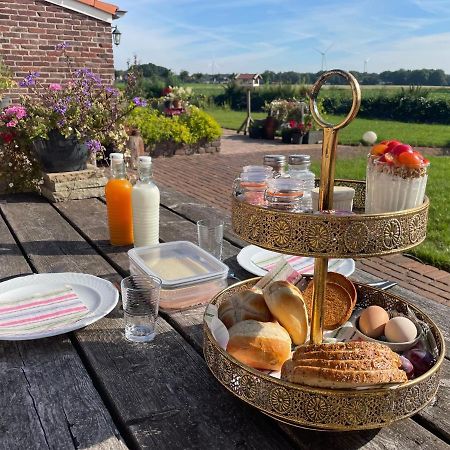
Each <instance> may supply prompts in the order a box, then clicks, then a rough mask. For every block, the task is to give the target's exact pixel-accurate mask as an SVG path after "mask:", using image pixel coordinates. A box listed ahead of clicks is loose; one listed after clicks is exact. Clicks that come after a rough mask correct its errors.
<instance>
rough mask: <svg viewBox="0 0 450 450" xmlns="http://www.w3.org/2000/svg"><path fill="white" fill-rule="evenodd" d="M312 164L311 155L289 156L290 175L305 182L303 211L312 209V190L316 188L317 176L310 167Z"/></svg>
mask: <svg viewBox="0 0 450 450" xmlns="http://www.w3.org/2000/svg"><path fill="white" fill-rule="evenodd" d="M310 165H311V156H309V155H290V156H289V176H290V177H291V178H294V179H296V180H299V181H301V182H302V183H303V198H302V201H301V205H300V206H301V209H302V210H303V211H305V212H306V211H312V199H311V191H312V190H313V189H314V183H315V178H316V176H315V175H314V173H313V172H311V170H310V169H309V167H310Z"/></svg>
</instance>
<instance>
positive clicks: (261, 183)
mask: <svg viewBox="0 0 450 450" xmlns="http://www.w3.org/2000/svg"><path fill="white" fill-rule="evenodd" d="M269 179H271V178H270V175H268V174H267V173H266V172H264V171H263V172H260V171H255V172H242V173H241V175H240V176H239V178H236V179H235V180H234V183H233V193H234V195H235V196H236V197H237V198H238V199H239V200H243V201H245V202H247V203H250V204H252V205H260V206H262V205H263V204H264V192H265V190H266V188H267V181H268V180H269Z"/></svg>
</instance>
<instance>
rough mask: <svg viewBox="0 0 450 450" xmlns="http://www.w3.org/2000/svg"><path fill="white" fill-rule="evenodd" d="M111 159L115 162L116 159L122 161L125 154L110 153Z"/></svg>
mask: <svg viewBox="0 0 450 450" xmlns="http://www.w3.org/2000/svg"><path fill="white" fill-rule="evenodd" d="M109 159H110V160H111V161H113V160H114V159H116V160H117V159H122V160H123V153H110V155H109Z"/></svg>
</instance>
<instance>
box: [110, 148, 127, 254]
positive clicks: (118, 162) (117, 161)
mask: <svg viewBox="0 0 450 450" xmlns="http://www.w3.org/2000/svg"><path fill="white" fill-rule="evenodd" d="M110 158H111V175H112V176H111V178H110V180H109V181H108V183H106V186H105V197H106V207H107V210H108V226H109V239H110V242H111V245H131V244H132V243H133V216H132V211H131V192H132V186H131V183H130V182H129V181H128V180H127V179H126V173H125V161H124V159H123V154H122V153H111V154H110Z"/></svg>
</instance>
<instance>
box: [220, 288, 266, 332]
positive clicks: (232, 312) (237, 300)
mask: <svg viewBox="0 0 450 450" xmlns="http://www.w3.org/2000/svg"><path fill="white" fill-rule="evenodd" d="M219 319H220V320H221V321H222V322H223V324H224V325H225V326H226V327H227V328H230V327H232V326H233V325H235V324H236V323H238V322H241V321H242V320H258V321H259V322H270V321H271V320H273V317H272V314H270V311H269V308H268V307H267V305H266V302H265V300H264V297H263V295H262V292H261V291H260V290H258V289H255V290H253V289H247V290H245V291H242V292H237V293H236V294H234V295H232V296H231V297H230V298H228V299H227V300H225V301H224V302H222V303H221V304H220V306H219Z"/></svg>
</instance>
